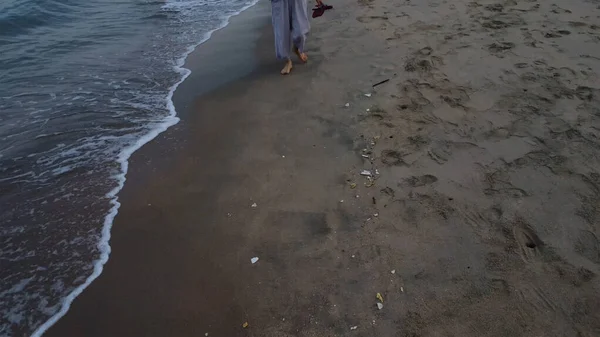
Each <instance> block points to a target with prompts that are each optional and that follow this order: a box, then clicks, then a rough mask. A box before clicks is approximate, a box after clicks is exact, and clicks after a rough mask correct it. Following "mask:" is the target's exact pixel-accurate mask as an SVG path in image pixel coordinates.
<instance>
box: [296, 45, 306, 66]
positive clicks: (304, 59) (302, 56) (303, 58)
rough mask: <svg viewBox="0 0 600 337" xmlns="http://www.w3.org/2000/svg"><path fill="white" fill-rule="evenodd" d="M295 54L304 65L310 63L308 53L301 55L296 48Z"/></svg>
mask: <svg viewBox="0 0 600 337" xmlns="http://www.w3.org/2000/svg"><path fill="white" fill-rule="evenodd" d="M294 53H296V55H298V58H299V59H300V61H302V63H306V62H307V61H308V55H306V53H301V52H300V50H298V48H294Z"/></svg>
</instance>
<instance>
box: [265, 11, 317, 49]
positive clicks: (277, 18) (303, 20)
mask: <svg viewBox="0 0 600 337" xmlns="http://www.w3.org/2000/svg"><path fill="white" fill-rule="evenodd" d="M271 14H272V17H273V30H274V32H275V54H276V55H277V58H278V59H281V60H287V59H289V58H290V51H291V49H292V43H293V44H294V46H295V47H296V48H298V50H299V51H300V52H301V53H303V52H304V43H305V42H306V34H308V31H309V30H310V23H309V21H308V3H307V0H271Z"/></svg>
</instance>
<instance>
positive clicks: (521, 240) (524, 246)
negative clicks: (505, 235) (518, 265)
mask: <svg viewBox="0 0 600 337" xmlns="http://www.w3.org/2000/svg"><path fill="white" fill-rule="evenodd" d="M513 236H514V239H515V241H516V242H517V246H518V253H519V255H520V256H521V258H522V259H523V261H525V262H530V261H531V260H533V259H534V258H536V256H539V255H540V254H541V250H542V249H543V247H544V242H543V241H542V240H541V239H540V237H539V236H538V235H537V234H536V233H535V231H534V230H533V229H532V228H531V227H530V226H529V225H527V224H525V223H523V222H522V221H518V223H517V224H516V225H515V227H514V228H513Z"/></svg>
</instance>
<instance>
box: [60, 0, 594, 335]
mask: <svg viewBox="0 0 600 337" xmlns="http://www.w3.org/2000/svg"><path fill="white" fill-rule="evenodd" d="M331 4H332V5H334V6H335V9H334V10H332V11H327V12H326V13H325V15H324V16H323V17H321V18H319V19H317V20H314V21H313V32H312V35H311V37H310V39H309V49H308V53H309V55H310V57H311V58H310V62H309V63H308V64H307V65H299V66H297V67H296V68H294V70H293V73H292V75H291V76H287V77H283V76H280V75H278V71H279V67H280V65H279V64H277V63H275V62H272V61H271V58H270V57H271V55H272V54H271V51H272V45H271V40H270V39H271V37H270V35H268V34H267V35H265V36H263V38H262V40H261V41H262V42H261V41H259V44H258V46H259V50H260V51H261V55H262V53H264V51H265V50H266V51H267V52H268V56H269V57H267V58H262V59H263V61H262V65H263V67H261V68H259V70H258V71H256V72H255V73H254V74H253V75H251V76H249V77H247V78H244V79H242V80H239V81H236V82H234V83H232V84H230V85H227V86H226V87H223V88H221V89H219V90H217V91H213V92H212V93H210V94H209V95H206V96H204V97H202V98H200V99H199V100H198V101H197V102H196V103H195V104H194V105H193V106H191V107H190V108H189V110H188V112H187V114H184V116H183V117H184V118H183V121H182V123H181V124H180V125H178V126H177V127H176V128H174V129H171V130H170V131H168V132H167V133H166V134H165V135H164V136H163V137H161V138H160V139H158V140H157V141H155V142H153V143H152V144H150V145H149V146H147V147H145V148H144V149H143V150H142V151H140V152H139V153H137V154H136V155H135V156H134V158H133V164H132V172H131V174H130V175H129V176H128V183H127V185H126V187H125V189H124V191H123V193H122V196H121V197H122V198H121V200H122V202H123V206H122V209H121V211H120V213H119V216H118V218H117V221H116V223H115V227H114V231H113V234H114V238H113V241H112V245H113V255H112V256H111V259H110V261H109V263H108V264H107V268H106V270H105V272H104V273H103V274H102V276H101V277H100V278H99V279H98V280H97V281H96V282H95V283H94V284H93V285H92V286H91V287H90V288H89V289H88V290H86V292H85V293H84V294H83V295H82V296H81V297H80V298H79V299H77V300H76V301H75V304H74V306H73V308H72V310H71V311H70V312H69V314H68V315H67V316H66V317H65V318H64V319H63V320H62V321H60V322H59V324H57V326H55V328H53V329H52V330H50V332H49V333H48V335H49V336H113V337H115V336H203V335H204V334H205V333H208V334H209V336H227V337H231V336H277V337H285V336H354V335H355V336H378V337H380V336H590V337H591V336H598V335H600V292H599V291H600V282H599V278H598V275H599V273H600V244H599V241H598V231H600V208H599V206H600V204H599V202H600V174H599V168H600V161H599V156H600V152H599V149H600V139H599V137H600V129H599V128H600V80H599V78H598V74H599V72H600V47H599V46H600V27H599V26H600V19H599V17H598V15H599V13H600V11H599V10H598V6H599V5H598V1H596V0H594V1H591V0H590V1H581V0H575V1H555V2H542V1H520V2H517V1H504V2H493V1H481V2H467V1H460V0H458V1H439V2H435V1H393V0H375V1H364V0H361V1H359V2H341V1H340V2H337V1H332V3H331ZM262 6H263V7H265V4H264V3H263V4H262ZM267 6H268V4H267ZM266 60H268V61H266ZM385 79H389V81H388V82H386V83H384V84H381V85H379V86H377V88H376V89H373V88H371V85H372V84H373V83H376V82H379V81H382V80H385ZM188 85H190V84H189V83H188ZM192 85H193V84H192ZM188 88H189V87H188ZM365 94H372V95H371V96H370V97H367V96H365ZM346 103H349V106H348V107H346V106H345V105H346ZM362 170H369V171H370V172H372V174H373V175H374V176H373V178H374V179H368V178H367V177H365V176H361V174H360V173H361V171H362ZM342 200H343V202H342ZM254 203H256V206H257V207H252V206H251V205H252V204H254ZM254 256H258V257H259V258H260V260H259V261H258V262H257V263H256V264H254V265H253V264H251V263H250V259H251V258H252V257H254ZM392 271H395V273H392ZM377 293H381V295H382V297H383V299H384V303H383V309H381V310H379V309H378V308H377V305H376V303H377V302H378V300H377V298H376V294H377ZM244 322H248V323H249V327H247V328H243V327H242V324H243V323H244ZM354 326H356V329H355V330H351V327H354Z"/></svg>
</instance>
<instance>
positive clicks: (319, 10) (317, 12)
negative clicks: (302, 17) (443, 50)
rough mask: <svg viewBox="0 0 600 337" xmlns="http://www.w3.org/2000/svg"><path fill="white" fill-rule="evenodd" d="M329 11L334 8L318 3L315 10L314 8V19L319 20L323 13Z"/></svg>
mask: <svg viewBox="0 0 600 337" xmlns="http://www.w3.org/2000/svg"><path fill="white" fill-rule="evenodd" d="M328 9H333V6H329V5H326V4H324V3H322V2H321V1H318V2H317V5H316V6H315V8H313V14H312V17H313V18H318V17H319V16H321V15H323V13H325V11H326V10H328Z"/></svg>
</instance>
